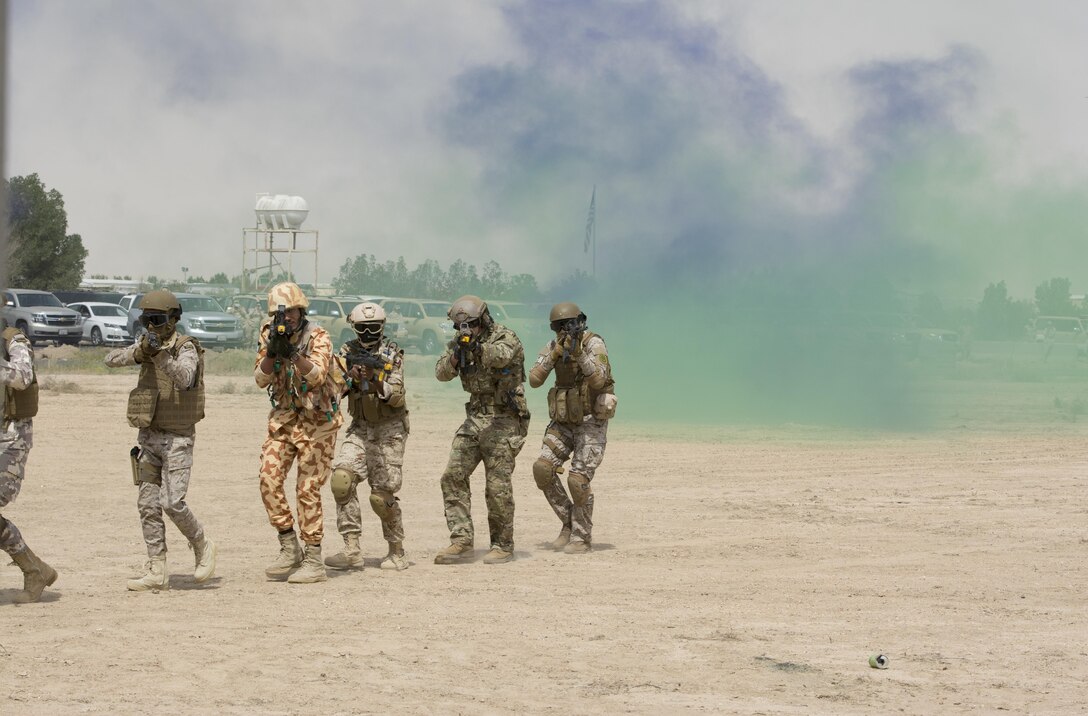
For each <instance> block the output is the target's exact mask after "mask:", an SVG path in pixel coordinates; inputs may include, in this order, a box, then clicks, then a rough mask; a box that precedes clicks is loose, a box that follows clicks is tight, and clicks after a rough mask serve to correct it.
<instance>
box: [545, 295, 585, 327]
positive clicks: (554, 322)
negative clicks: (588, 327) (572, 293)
mask: <svg viewBox="0 0 1088 716" xmlns="http://www.w3.org/2000/svg"><path fill="white" fill-rule="evenodd" d="M548 320H549V321H550V322H551V327H552V330H553V331H560V330H562V329H563V326H564V325H565V324H566V323H567V322H568V321H570V320H576V321H580V322H583V323H584V322H585V320H586V314H584V313H582V309H580V308H578V304H577V303H571V302H570V301H567V302H566V303H557V304H555V305H554V306H552V312H551V313H550V314H549V315H548Z"/></svg>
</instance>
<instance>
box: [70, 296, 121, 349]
mask: <svg viewBox="0 0 1088 716" xmlns="http://www.w3.org/2000/svg"><path fill="white" fill-rule="evenodd" d="M68 308H70V309H72V310H73V311H78V312H79V315H80V316H82V317H83V332H82V338H83V340H85V341H87V342H88V343H90V344H91V345H92V346H103V345H108V344H112V343H131V342H132V334H131V333H129V332H128V313H127V312H126V311H125V309H124V308H122V307H121V306H119V305H118V304H116V303H102V302H99V301H82V302H79V303H69V304H68Z"/></svg>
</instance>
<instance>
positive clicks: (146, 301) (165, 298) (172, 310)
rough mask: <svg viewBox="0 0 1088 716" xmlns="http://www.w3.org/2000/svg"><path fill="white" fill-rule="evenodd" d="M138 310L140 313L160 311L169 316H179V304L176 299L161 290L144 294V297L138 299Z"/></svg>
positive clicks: (169, 293)
mask: <svg viewBox="0 0 1088 716" xmlns="http://www.w3.org/2000/svg"><path fill="white" fill-rule="evenodd" d="M139 309H140V310H141V311H162V312H163V313H168V314H170V315H174V314H177V315H178V316H181V304H180V303H179V302H178V297H177V296H175V295H174V294H173V293H171V292H170V291H167V290H166V289H161V288H160V289H158V290H156V291H149V292H147V293H145V294H144V297H143V298H141V299H140V305H139Z"/></svg>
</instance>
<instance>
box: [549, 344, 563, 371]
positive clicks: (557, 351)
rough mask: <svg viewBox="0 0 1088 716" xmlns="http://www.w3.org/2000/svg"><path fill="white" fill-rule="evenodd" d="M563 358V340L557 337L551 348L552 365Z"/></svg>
mask: <svg viewBox="0 0 1088 716" xmlns="http://www.w3.org/2000/svg"><path fill="white" fill-rule="evenodd" d="M562 358H563V341H561V340H559V339H558V338H557V339H556V340H555V346H554V347H553V348H552V352H551V359H552V365H555V364H556V363H558V362H559V361H560V360H562Z"/></svg>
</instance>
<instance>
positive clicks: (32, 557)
mask: <svg viewBox="0 0 1088 716" xmlns="http://www.w3.org/2000/svg"><path fill="white" fill-rule="evenodd" d="M11 558H12V559H13V560H15V564H17V565H19V569H21V570H23V591H22V592H20V593H19V594H17V595H15V601H16V602H19V603H20V604H26V603H28V602H36V601H38V600H39V599H41V598H42V590H44V589H45V588H46V587H48V586H49V585H50V584H52V583H53V582H55V581H57V570H55V569H53V568H52V567H50V566H49V565H48V564H46V563H45V562H43V561H41V559H39V558H38V555H36V554H34V553H33V552H32V551H31V550H30V548H29V547H27V548H26V549H24V550H23V551H22V552H19V553H18V554H13V555H12V556H11Z"/></svg>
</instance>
